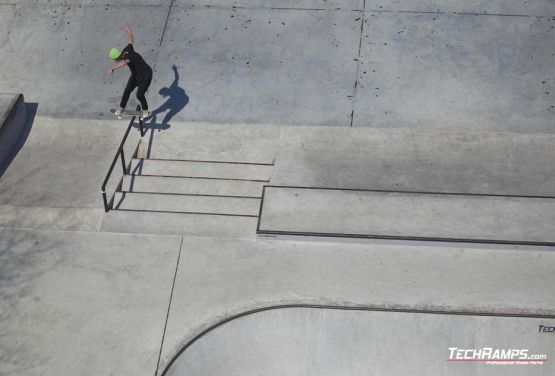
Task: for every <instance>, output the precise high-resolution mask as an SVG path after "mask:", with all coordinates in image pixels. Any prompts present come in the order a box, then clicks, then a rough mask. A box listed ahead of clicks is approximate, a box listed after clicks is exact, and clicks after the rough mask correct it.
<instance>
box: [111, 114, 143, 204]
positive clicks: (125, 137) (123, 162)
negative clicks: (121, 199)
mask: <svg viewBox="0 0 555 376" xmlns="http://www.w3.org/2000/svg"><path fill="white" fill-rule="evenodd" d="M139 109H140V106H137V111H138V110H139ZM134 123H135V116H133V117H132V118H131V121H130V122H129V125H128V126H127V130H126V131H125V134H124V135H123V139H122V140H121V143H120V145H119V148H118V151H117V152H116V155H115V156H114V159H113V160H112V163H111V164H110V168H109V169H108V173H107V174H106V177H105V178H104V182H103V183H102V186H101V188H100V189H101V190H102V201H103V202H104V210H105V211H106V213H107V212H109V211H110V209H113V208H111V207H109V206H110V204H109V203H108V197H107V196H106V184H108V179H110V176H111V175H112V171H113V170H114V167H115V166H116V163H117V161H118V156H119V155H120V154H121V166H122V169H123V174H124V175H125V174H127V172H128V171H127V166H126V164H125V155H124V153H123V146H124V144H125V141H126V140H127V136H128V135H129V132H130V131H131V128H132V127H133V124H134ZM139 124H140V127H141V130H140V132H141V137H142V136H143V128H144V126H143V121H142V120H141V119H140V118H139ZM120 185H121V183H120ZM118 189H120V188H118ZM113 198H114V197H113V196H112V198H111V199H110V203H111V205H112V206H113V202H114V201H113Z"/></svg>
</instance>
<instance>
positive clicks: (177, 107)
mask: <svg viewBox="0 0 555 376" xmlns="http://www.w3.org/2000/svg"><path fill="white" fill-rule="evenodd" d="M172 69H173V74H174V79H173V82H172V84H171V85H170V86H169V87H163V88H162V89H160V91H158V93H159V94H160V95H161V96H163V97H164V98H165V97H168V99H167V100H166V102H164V103H163V104H162V105H161V106H160V107H158V108H157V109H155V110H154V111H152V113H151V115H150V116H151V119H152V121H151V123H154V124H156V116H157V115H159V114H162V113H164V112H166V111H167V112H166V115H165V116H164V120H162V125H166V124H168V122H169V121H170V120H171V119H172V118H173V117H174V116H175V115H176V114H177V113H178V112H179V111H181V110H182V109H183V108H184V107H185V106H186V105H187V103H189V97H188V96H187V94H186V93H185V90H184V89H183V88H181V87H179V73H178V72H177V67H176V66H175V65H173V66H172Z"/></svg>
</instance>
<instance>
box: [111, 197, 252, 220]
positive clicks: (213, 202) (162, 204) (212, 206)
mask: <svg viewBox="0 0 555 376" xmlns="http://www.w3.org/2000/svg"><path fill="white" fill-rule="evenodd" d="M114 209H118V210H145V211H161V212H179V213H198V214H221V215H237V216H250V217H257V216H258V211H259V209H260V199H259V198H243V197H221V196H201V195H183V194H168V193H134V192H116V195H115V200H114Z"/></svg>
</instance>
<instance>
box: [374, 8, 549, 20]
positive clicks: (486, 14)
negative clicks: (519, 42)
mask: <svg viewBox="0 0 555 376" xmlns="http://www.w3.org/2000/svg"><path fill="white" fill-rule="evenodd" d="M368 11H369V12H370V13H409V14H437V15H443V16H445V15H453V16H494V17H525V18H551V16H534V15H529V14H503V13H484V12H482V13H480V12H445V11H443V12H440V11H422V10H420V11H419V10H384V9H371V10H370V9H369V10H368Z"/></svg>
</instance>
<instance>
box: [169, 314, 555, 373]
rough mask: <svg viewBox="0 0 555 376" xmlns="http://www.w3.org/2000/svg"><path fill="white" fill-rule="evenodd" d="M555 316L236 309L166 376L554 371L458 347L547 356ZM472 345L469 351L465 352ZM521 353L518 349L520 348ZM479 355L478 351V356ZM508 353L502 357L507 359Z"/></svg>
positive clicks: (550, 366) (542, 364)
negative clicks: (497, 359) (543, 328)
mask: <svg viewBox="0 0 555 376" xmlns="http://www.w3.org/2000/svg"><path fill="white" fill-rule="evenodd" d="M541 325H543V326H553V325H555V320H554V319H545V318H541V319H540V318H524V317H495V316H464V315H446V314H429V313H414V312H412V313H409V312H383V311H382V312H380V311H368V310H363V309H356V310H353V309H341V308H339V309H329V308H320V307H315V308H308V307H306V308H301V307H298V308H295V307H292V308H277V309H271V310H267V311H262V312H256V313H253V314H248V315H245V316H240V317H238V318H236V319H234V320H230V321H228V322H226V323H224V324H222V325H220V326H217V327H215V328H213V329H212V330H209V331H207V332H206V334H204V335H201V336H199V337H197V340H196V341H195V340H193V341H192V342H190V343H189V344H188V345H187V346H186V347H185V348H184V351H183V352H182V353H181V355H178V356H177V357H176V358H175V359H174V362H173V364H171V365H170V366H169V367H168V369H167V370H166V372H165V373H164V374H165V375H167V376H182V375H187V376H197V375H199V376H200V375H211V376H216V375H226V376H234V375H238V376H239V375H240V376H251V375H253V376H254V375H266V376H273V375H275V376H278V375H279V376H281V375H290V376H291V375H293V376H294V375H304V376H310V375H314V376H316V375H318V376H325V375H330V376H331V375H334V376H335V375H342V376H350V375H352V376H355V375H356V376H358V375H488V376H496V375H503V376H505V375H552V374H553V373H554V372H555V368H554V366H553V363H552V362H549V361H545V362H540V361H522V362H521V363H520V364H516V363H515V362H512V363H511V362H510V361H502V362H499V364H491V363H488V362H487V361H486V359H483V360H476V359H471V360H468V359H466V360H461V359H459V358H460V357H459V356H458V355H460V354H461V352H460V350H463V352H462V354H464V350H468V349H471V350H474V349H476V350H480V349H483V348H490V349H491V352H492V354H493V353H495V350H497V351H498V353H499V351H500V350H503V351H506V350H507V349H517V350H519V351H522V350H526V354H527V355H525V356H523V358H532V357H536V358H540V357H541V356H544V355H545V356H546V358H545V359H547V357H548V356H549V353H551V352H552V349H553V338H552V337H553V336H552V334H550V333H547V332H545V333H544V332H542V331H541V330H540V328H541ZM515 339H517V340H515ZM470 354H471V353H470V352H467V353H466V355H468V356H470ZM519 355H520V354H519ZM480 359H481V358H480ZM505 360H506V359H505Z"/></svg>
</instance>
